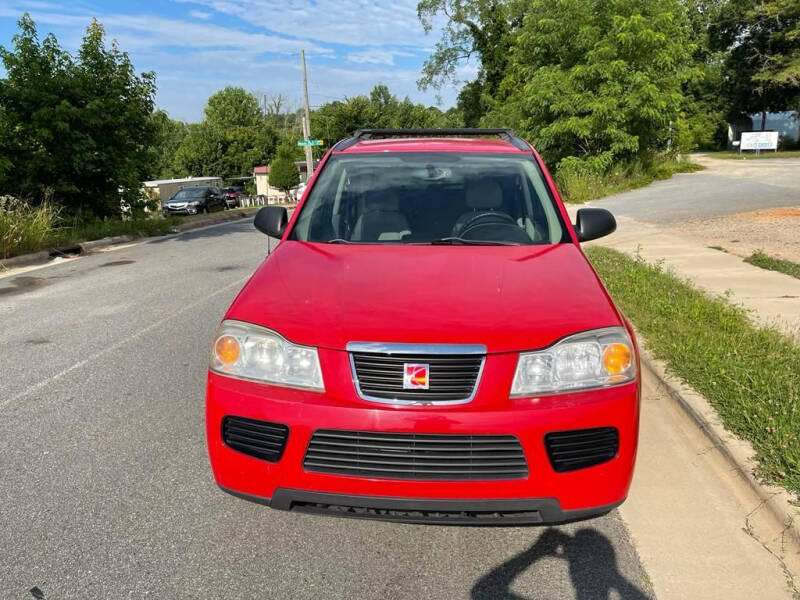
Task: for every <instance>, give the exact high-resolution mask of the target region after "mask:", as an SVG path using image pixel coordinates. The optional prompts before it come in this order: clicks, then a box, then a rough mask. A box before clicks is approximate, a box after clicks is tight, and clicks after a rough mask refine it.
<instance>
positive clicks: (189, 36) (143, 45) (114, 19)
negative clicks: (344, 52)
mask: <svg viewBox="0 0 800 600" xmlns="http://www.w3.org/2000/svg"><path fill="white" fill-rule="evenodd" d="M19 14H21V13H20V12H19V10H17V9H14V8H11V9H3V8H0V17H14V16H17V15H19ZM31 16H32V17H33V19H34V21H36V23H37V24H39V25H49V26H53V27H54V28H55V27H64V26H70V27H71V28H72V29H73V31H74V28H76V27H77V28H80V29H81V30H83V29H84V28H85V27H86V26H87V25H88V24H89V23H90V22H91V20H92V17H93V16H96V17H97V19H98V20H99V21H100V22H101V23H102V24H103V26H104V27H105V28H106V32H107V33H108V36H109V37H110V38H116V39H117V40H119V41H120V45H121V46H122V47H123V48H124V49H125V50H129V51H132V50H141V49H148V48H165V47H178V48H240V49H245V50H257V51H259V52H262V53H279V54H293V53H295V52H299V51H300V49H301V48H306V49H308V50H309V51H311V52H314V53H316V54H318V55H323V56H331V55H333V54H334V52H333V50H331V49H330V48H328V47H326V46H323V45H320V44H316V43H314V42H311V41H309V40H307V39H301V38H299V39H288V38H286V37H280V36H277V35H268V34H264V33H248V32H245V31H241V30H237V29H231V28H227V27H222V26H220V25H213V24H210V23H195V22H190V21H182V20H179V19H170V18H166V17H158V16H153V15H142V14H138V15H125V14H100V15H91V14H74V13H72V14H64V13H58V12H48V11H41V12H39V11H36V12H33V13H32V15H31Z"/></svg>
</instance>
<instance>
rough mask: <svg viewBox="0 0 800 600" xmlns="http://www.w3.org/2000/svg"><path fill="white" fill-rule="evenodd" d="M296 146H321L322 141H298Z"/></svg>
mask: <svg viewBox="0 0 800 600" xmlns="http://www.w3.org/2000/svg"><path fill="white" fill-rule="evenodd" d="M297 145H298V146H323V145H324V142H323V140H300V141H299V142H297Z"/></svg>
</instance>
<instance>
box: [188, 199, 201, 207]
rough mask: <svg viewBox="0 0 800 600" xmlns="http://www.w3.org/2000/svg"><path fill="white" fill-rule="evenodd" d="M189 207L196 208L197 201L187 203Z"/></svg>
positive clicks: (198, 202)
mask: <svg viewBox="0 0 800 600" xmlns="http://www.w3.org/2000/svg"><path fill="white" fill-rule="evenodd" d="M187 204H188V205H189V206H197V205H199V204H200V201H199V200H192V201H191V202H188V203H187Z"/></svg>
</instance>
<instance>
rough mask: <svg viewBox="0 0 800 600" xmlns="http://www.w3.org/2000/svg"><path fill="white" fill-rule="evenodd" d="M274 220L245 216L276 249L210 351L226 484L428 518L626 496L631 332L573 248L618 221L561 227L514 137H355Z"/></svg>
mask: <svg viewBox="0 0 800 600" xmlns="http://www.w3.org/2000/svg"><path fill="white" fill-rule="evenodd" d="M464 135H468V136H471V137H467V138H465V137H463V136H464ZM490 135H491V136H496V137H492V138H490V137H487V136H490ZM397 136H403V137H399V138H398V137H397ZM287 221H288V218H287V211H286V209H285V208H283V207H278V206H268V207H265V208H262V209H261V210H260V211H259V213H258V214H257V215H256V218H255V226H256V228H257V229H259V230H260V231H262V232H263V233H266V234H267V235H268V236H272V237H276V238H280V240H281V241H280V243H279V244H278V245H277V247H275V248H274V249H273V250H272V252H271V253H270V255H269V256H268V257H267V259H266V260H265V261H264V262H263V263H262V265H261V266H260V267H259V268H258V269H257V270H256V272H255V274H254V275H253V276H252V278H251V279H250V280H249V282H248V283H247V284H246V285H245V286H244V288H243V289H242V291H241V292H240V293H239V295H238V296H237V297H236V299H235V300H234V302H233V304H232V305H231V306H230V308H229V309H228V311H227V313H226V315H225V317H224V319H223V321H222V323H221V324H220V326H219V329H218V331H217V333H216V336H215V338H214V342H213V346H212V347H213V350H212V358H211V363H210V367H209V371H208V377H207V395H206V433H207V440H208V450H209V456H210V459H211V466H212V468H213V472H214V477H215V478H216V481H217V483H218V484H219V486H220V487H221V488H222V489H223V490H225V491H228V492H230V493H232V494H234V495H236V496H240V497H242V498H246V499H248V500H253V501H256V502H261V503H263V504H267V505H269V506H271V507H273V508H278V509H285V510H298V511H310V512H315V513H326V514H333V515H339V516H352V517H361V518H375V519H387V520H399V521H410V522H428V523H431V522H432V523H469V524H498V523H504V524H508V523H512V524H530V523H558V522H564V521H572V520H577V519H585V518H590V517H595V516H598V515H602V514H605V513H607V512H608V511H610V510H611V509H612V508H614V507H615V506H617V505H619V504H620V503H622V502H623V500H624V499H625V497H626V496H627V494H628V488H629V485H630V482H631V477H632V474H633V467H634V462H635V457H636V448H637V440H638V424H639V394H640V379H639V359H638V353H637V347H636V341H635V338H634V333H633V330H632V328H631V325H630V323H629V322H628V321H627V319H626V318H625V317H624V316H623V315H622V313H621V312H620V311H619V309H617V307H616V306H615V305H614V303H613V301H612V300H611V298H610V297H609V295H608V293H607V292H606V290H605V288H604V287H603V285H602V283H601V282H600V280H599V279H598V277H597V275H596V273H595V272H594V270H593V269H592V266H591V265H590V264H589V262H588V260H587V259H586V257H585V256H584V254H583V252H582V251H581V248H580V243H581V242H584V241H587V240H591V239H594V238H598V237H601V236H604V235H607V234H609V233H611V232H613V231H614V229H615V227H616V222H615V220H614V217H613V216H612V215H611V213H609V212H608V211H606V210H603V209H599V208H584V209H581V210H579V211H578V213H577V219H576V223H575V224H574V225H573V224H572V223H571V222H570V219H569V216H568V214H567V211H566V210H565V208H564V205H563V204H562V202H561V199H560V197H559V195H558V191H557V190H556V187H555V185H554V183H553V179H552V178H551V176H550V174H549V173H548V171H547V169H546V167H545V165H544V164H543V162H542V160H541V159H540V157H539V155H538V154H537V153H536V151H535V150H534V149H533V148H532V147H531V146H530V145H529V144H528V143H527V142H525V141H523V140H522V139H520V138H518V137H517V136H515V135H514V134H513V132H511V131H509V130H434V131H427V130H416V131H411V132H403V131H402V130H400V131H387V130H378V131H368V130H367V131H361V132H357V133H356V134H355V135H354V137H352V138H349V139H347V140H343V141H341V142H339V143H338V144H336V145H335V146H334V147H333V148H332V149H331V150H330V151H329V152H328V154H327V155H326V157H325V158H324V160H323V161H322V163H321V165H320V167H319V170H318V172H317V173H316V175H315V177H314V178H313V179H312V180H311V182H310V184H309V187H308V190H307V193H306V194H305V196H304V197H303V199H302V200H301V201H300V204H299V206H298V207H297V209H296V211H295V212H294V215H293V216H292V219H291V221H288V224H287Z"/></svg>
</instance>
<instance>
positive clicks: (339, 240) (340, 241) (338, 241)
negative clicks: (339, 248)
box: [325, 238, 361, 244]
mask: <svg viewBox="0 0 800 600" xmlns="http://www.w3.org/2000/svg"><path fill="white" fill-rule="evenodd" d="M325 243H326V244H360V243H361V242H353V241H351V240H346V239H344V238H333V239H332V240H328V241H327V242H325Z"/></svg>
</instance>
